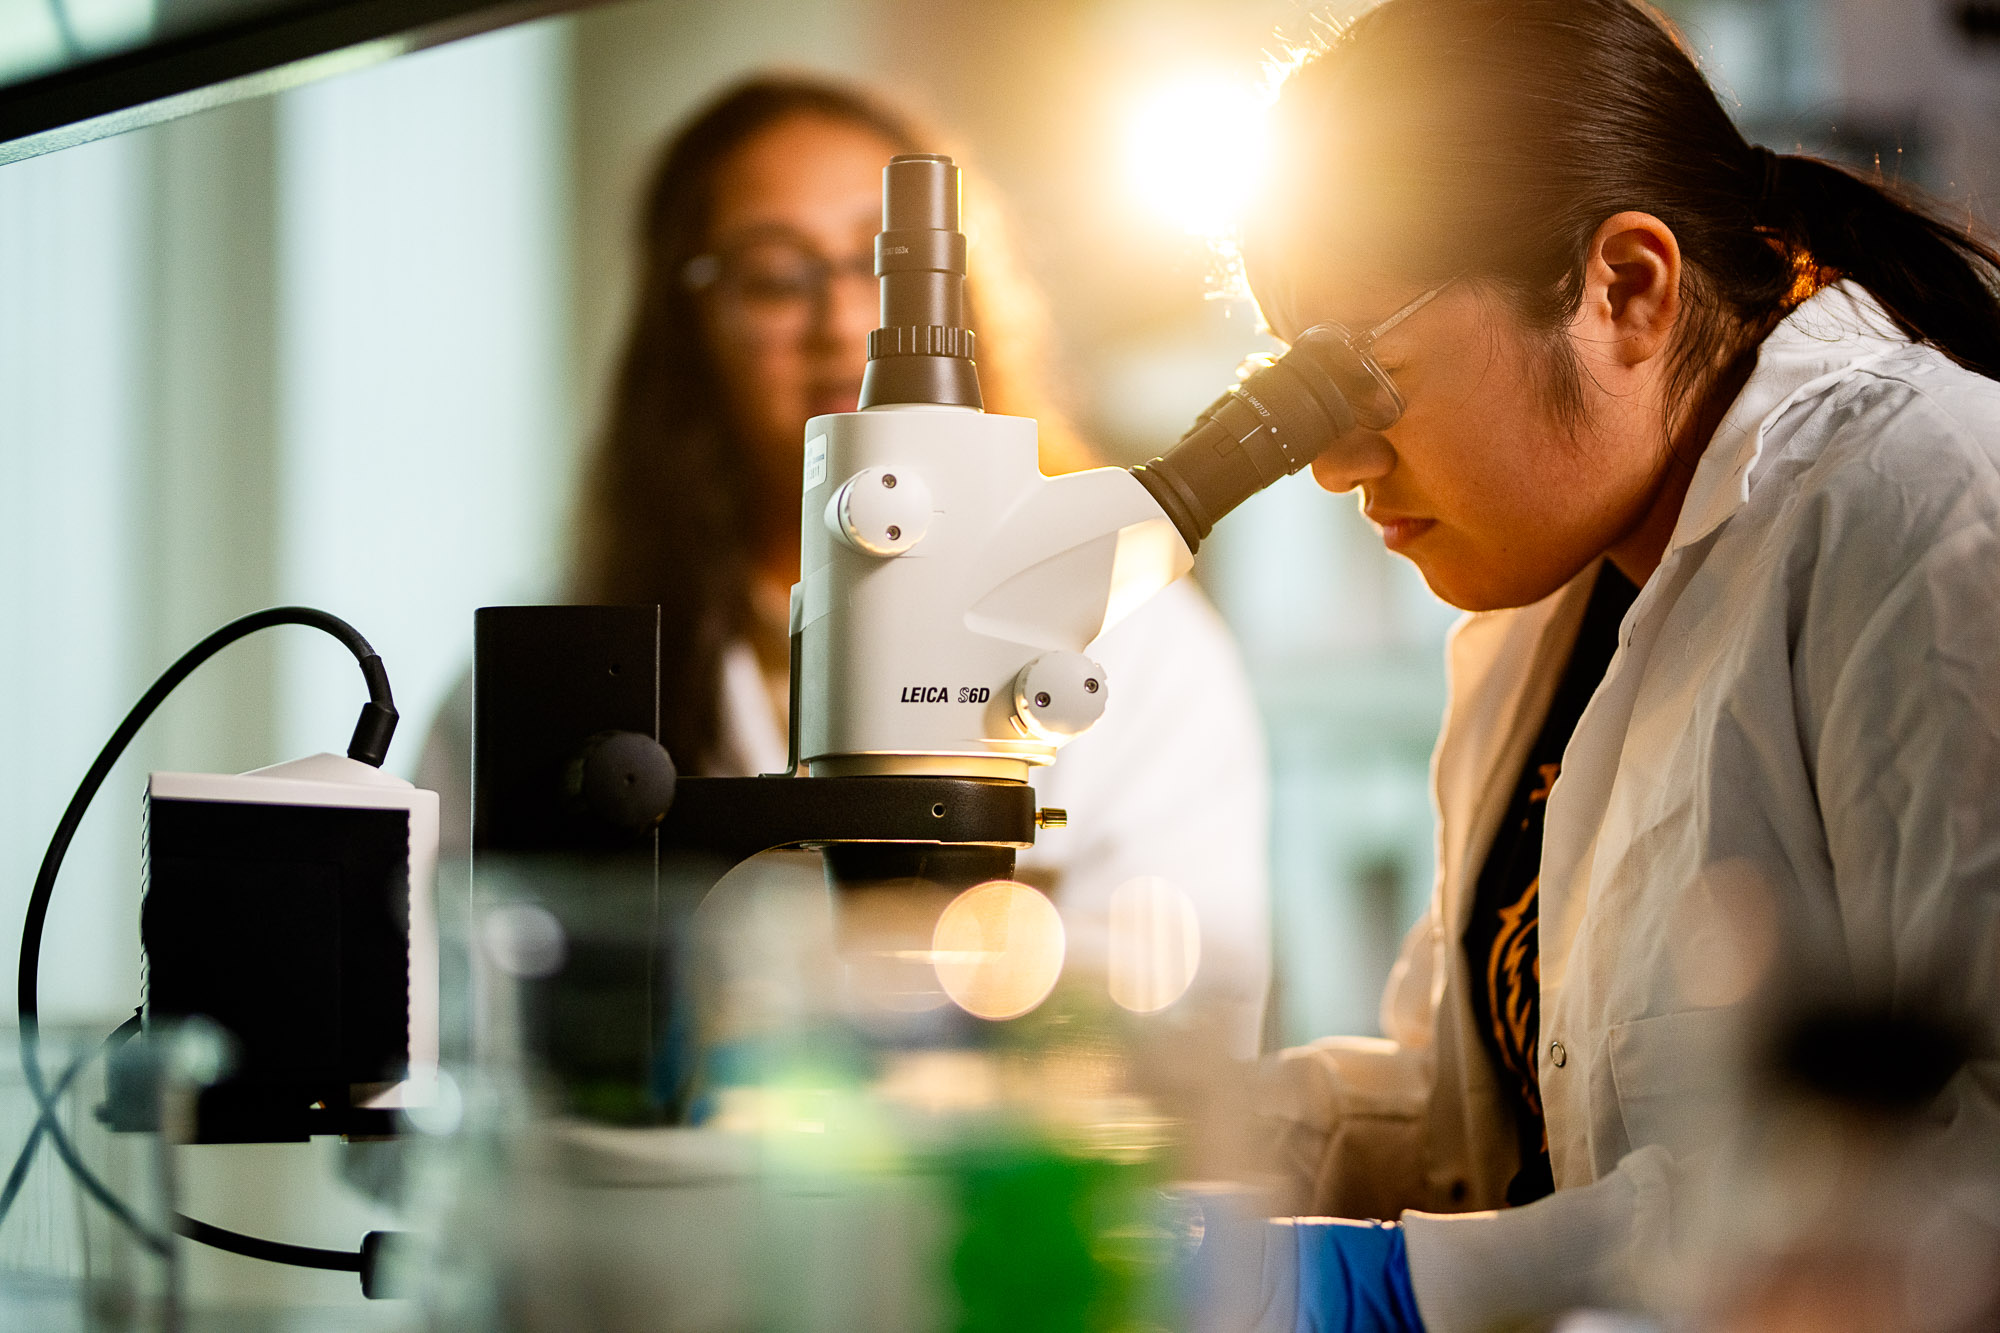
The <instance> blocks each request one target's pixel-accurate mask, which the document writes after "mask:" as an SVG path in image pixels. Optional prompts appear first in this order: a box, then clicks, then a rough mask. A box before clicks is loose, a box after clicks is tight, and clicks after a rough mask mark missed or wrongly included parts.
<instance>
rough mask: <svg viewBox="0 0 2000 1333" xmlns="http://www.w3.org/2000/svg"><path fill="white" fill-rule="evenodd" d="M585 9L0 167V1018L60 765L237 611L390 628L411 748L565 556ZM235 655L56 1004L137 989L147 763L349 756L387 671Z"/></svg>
mask: <svg viewBox="0 0 2000 1333" xmlns="http://www.w3.org/2000/svg"><path fill="white" fill-rule="evenodd" d="M565 62H566V31H565V29H564V28H563V27H562V26H561V25H551V24H537V25H530V26H528V27H523V28H518V29H512V30H508V31H503V32H500V33H496V34H493V35H490V36H487V37H483V38H478V39H474V40H471V41H466V42H462V43H458V44H454V45H451V46H447V47H443V48H439V49H437V50H435V51H432V52H427V53H425V54H422V55H418V56H413V57H409V58H406V59H403V60H399V61H394V62H391V63H389V64H385V65H381V66H377V67H375V68H372V69H369V70H365V71H361V72H358V73H353V74H349V75H346V76H343V77H341V78H337V79H332V80H329V81H327V82H325V83H321V84H317V85H314V86H312V87H309V88H306V89H303V90H300V91H297V92H293V93H288V94H285V95H284V96H282V97H280V98H278V99H275V101H264V102H256V103H246V104H242V105H240V106H237V107H231V108H226V109H224V110H222V111H219V112H211V113H207V114H204V115H202V116H197V117H193V118H190V119H188V120H183V121H179V122H175V123H172V124H169V125H164V126H159V127H156V128H154V129H150V130H145V131H141V132H139V133H136V134H131V135H127V136H124V137H121V138H116V139H110V140H106V141H103V142H100V143H96V144H91V145H87V146H84V147H81V148H76V149H71V150H68V151H66V152H62V153H57V154H54V155H51V156H48V157H43V158H37V159H31V160H29V161H26V162H22V163H16V164H13V165H10V166H5V167H0V698H5V699H7V700H8V701H9V705H8V707H7V709H6V713H5V716H6V721H5V722H4V724H0V755H4V758H5V761H6V762H5V763H4V764H0V922H4V923H5V928H4V931H0V940H4V945H0V982H4V995H0V1012H9V1011H11V1008H12V1006H13V1002H14V977H15V957H16V952H15V951H16V943H17V941H18V939H19V934H18V924H17V923H18V922H19V921H20V919H21V916H22V912H23V910H24V909H25V906H26V902H27V896H28V889H29V885H30V883H31V881H32V878H33V875H34V871H35V867H36V865H37V864H38V862H39V860H40V857H41V854H42V847H43V845H44V843H45V842H46V840H47V838H48V835H49V833H50V831H51V830H52V828H53V826H54V824H55V822H56V820H57V818H58V817H59V815H60V813H61V810H62V808H63V806H64V804H65V803H66V802H67V800H68V798H69V794H70V791H71V789H72V788H73V787H74V785H75V783H76V781H77V779H78V778H79V777H80V776H81V775H82V773H83V770H84V769H85V768H86V767H87V766H88V764H89V762H90V760H91V759H92V758H93V757H94V755H95V754H96V751H97V749H98V747H99V746H100V745H101V744H102V743H103V741H104V739H105V737H106V736H107V735H108V734H109V733H110V731H111V729H112V728H113V727H114V726H115V725H116V724H117V722H118V720H119V719H120V718H121V717H122V716H123V715H124V713H125V711H126V709H127V708H129V707H130V705H131V704H132V703H133V702H134V701H135V700H136V699H137V697H138V695H139V694H140V693H141V692H142V691H143V690H144V688H145V687H146V685H147V684H149V683H150V682H151V680H152V679H153V677H154V676H155V675H157V673H158V672H159V671H160V670H161V669H162V668H163V667H165V666H166V664H167V663H168V662H170V661H172V660H173V658H174V657H176V656H178V655H179V653H180V652H182V651H183V650H185V649H186V648H188V647H190V646H192V644H193V643H194V642H195V641H196V640H197V639H199V638H200V637H202V636H203V635H204V634H206V633H207V632H208V631H209V630H211V629H214V628H216V627H218V626H219V625H221V624H222V623H224V622H225V621H226V620H228V619H230V618H232V617H234V616H236V615H241V614H243V613H245V612H248V611H251V610H255V609H257V608H258V607H260V606H265V605H271V604H275V603H279V602H304V603H307V604H311V605H318V606H322V607H324V608H326V609H328V610H331V611H333V612H335V613H336V614H338V615H341V616H343V617H345V618H346V619H348V620H350V621H351V622H353V623H354V624H355V625H356V626H357V627H358V628H359V629H360V630H361V631H362V633H364V634H365V635H367V636H369V638H370V639H371V640H372V641H373V642H374V644H375V646H376V647H377V649H378V650H380V651H381V653H382V655H383V658H384V661H385V662H386V663H387V665H388V667H389V670H390V673H391V678H392V680H393V682H394V684H395V687H396V693H397V701H398V704H399V706H400V708H401V710H402V712H403V716H404V719H405V720H404V724H403V729H402V731H401V733H400V735H399V739H398V742H397V744H396V746H395V748H394V750H393V751H392V753H391V761H390V767H391V768H392V769H394V770H396V771H398V772H401V773H403V774H405V775H407V774H408V773H409V771H410V770H411V769H412V768H413V767H414V764H415V759H416V754H417V750H418V748H419V746H420V744H421V742H422V738H423V733H424V730H425V728H426V727H427V726H428V724H429V721H430V715H431V713H432V712H433V711H434V709H435V707H436V704H437V702H438V700H439V698H440V697H441V695H442V694H443V692H444V691H445V689H446V688H447V687H448V686H449V684H450V682H451V680H452V679H453V677H454V676H455V675H456V674H457V672H458V671H459V670H460V669H461V668H462V667H463V666H464V664H465V663H466V662H467V661H468V659H469V655H470V647H471V626H472V611H473V608H474V607H475V606H477V605H479V604H481V603H483V602H493V601H502V600H510V599H531V598H534V597H536V596H538V595H541V594H543V593H545V592H546V591H548V590H550V588H551V587H552V586H553V584H554V582H555V573H554V571H555V560H556V550H557V547H558V544H559V541H558V534H559V532H560V529H561V527H562V522H563V518H564V513H565V506H566V499H567V492H568V486H569V468H570V459H571V455H572V453H573V446H572V441H573V438H574V436H575V435H576V433H577V432H576V431H575V429H574V427H573V423H572V418H573V413H572V410H571V406H570V403H569V394H568V377H569V371H568V365H569V361H568V355H567V346H568V333H567V328H566V319H567V306H566V296H565V290H566V288H565V276H564V275H565V273H566V270H567V258H566V254H567V247H566V240H565V235H564V219H565V217H566V216H567V205H566V199H565V195H566V190H565V181H566V179H567V167H566V162H567V156H566V153H567V150H566V147H565V139H564V130H563V126H564V107H565V105H566V100H565V77H566V75H565V71H566V63H565ZM268 637H269V638H270V639H271V640H272V642H269V643H261V644H256V643H246V644H243V645H241V646H240V647H237V648H232V649H231V650H229V651H228V652H227V653H226V654H225V655H224V656H222V657H220V658H218V659H216V660H215V662H214V663H213V664H212V665H211V666H209V667H207V668H204V670H203V671H202V672H201V673H199V674H198V675H197V676H196V677H195V678H194V679H192V680H191V681H189V682H188V684H187V685H185V686H183V687H182V691H181V692H179V693H177V694H176V696H175V697H174V698H173V699H172V700H170V701H169V702H168V704H167V706H166V707H165V708H164V709H163V710H162V712H161V713H160V715H159V718H158V720H157V722H155V723H154V724H153V725H152V727H150V728H149V730H148V732H147V733H144V734H143V735H142V738H141V741H140V743H139V744H138V745H136V746H135V747H134V751H133V754H132V757H131V758H130V759H129V760H128V761H127V762H126V763H124V764H122V765H121V766H120V768H119V770H118V771H117V772H116V773H115V774H114V776H113V778H112V779H111V781H110V782H109V783H108V784H107V785H106V786H105V788H104V791H103V792H102V794H101V795H100V796H99V798H98V801H97V803H96V805H95V806H94V807H93V808H92V812H91V814H90V817H89V819H88V821H87V822H86V824H85V825H84V828H83V831H82V834H81V835H80V836H79V838H78V840H77V843H76V845H75V848H74V850H73V851H72V852H71V855H70V858H69V861H68V864H67V865H66V867H65V869H64V873H63V877H62V880H61V882H60V883H59V885H58V888H57V892H56V895H55V899H54V904H53V908H52V911H51V914H50V924H49V936H48V941H47V944H46V946H45V948H44V952H43V957H44V963H43V973H42V976H43V983H42V994H43V997H44V1013H45V1014H46V1015H48V1016H50V1017H52V1018H66V1017H68V1018H79V1019H81V1018H86V1017H87V1018H89V1019H91V1020H93V1021H94V1020H97V1019H101V1018H106V1017H110V1016H113V1015H116V1014H117V1013H119V1012H120V1011H121V1010H125V1009H129V1008H130V1006H132V1005H133V1004H135V1003H136V1002H137V1000H138V997H139V950H138V894H139V882H140V841H139V814H140V794H141V792H142V791H143V787H144V781H145V773H146V772H147V771H148V770H149V769H152V768H191V769H216V770H225V771H230V770H237V769H242V768H247V767H253V766H257V765H261V764H266V763H273V762H277V761H279V760H282V759H286V758H291V757H294V756H296V755H298V754H301V753H306V752H310V751H314V750H334V751H342V750H344V749H345V747H346V743H347V738H348V734H349V731H350V729H351V728H352V726H353V723H354V718H355V714H356V712H357V711H358V709H359V707H360V704H361V702H362V700H363V698H364V695H363V694H362V691H361V680H360V676H359V674H358V673H357V672H356V670H355V668H354V666H353V663H352V660H351V659H350V658H349V657H348V655H347V654H346V653H345V652H344V651H343V650H342V649H341V648H340V647H339V646H338V645H336V644H335V643H333V642H332V641H331V640H330V639H326V638H324V637H323V636H320V635H315V634H312V633H310V632H308V631H304V630H296V629H283V630H277V631H271V632H268Z"/></svg>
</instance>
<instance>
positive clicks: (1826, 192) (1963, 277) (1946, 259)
mask: <svg viewBox="0 0 2000 1333" xmlns="http://www.w3.org/2000/svg"><path fill="white" fill-rule="evenodd" d="M1770 162H1771V166H1772V178H1771V187H1772V188H1771V192H1770V198H1769V199H1767V200H1766V201H1765V204H1764V209H1763V217H1762V221H1763V223H1764V225H1765V226H1767V227H1769V228H1770V229H1771V231H1772V232H1773V233H1775V234H1776V235H1778V236H1779V237H1781V238H1782V239H1783V240H1784V241H1785V242H1786V243H1787V245H1788V246H1790V247H1791V248H1792V249H1793V250H1794V251H1795V252H1796V253H1797V254H1798V255H1799V256H1800V257H1801V259H1802V261H1806V262H1810V263H1811V264H1812V265H1815V266H1817V267H1818V268H1820V269H1823V270H1825V271H1827V272H1828V273H1830V274H1835V275H1838V276H1840V277H1845V278H1851V279H1853V280H1854V281H1855V282H1858V283H1860V284H1861V285H1862V286H1863V287H1866V288H1867V289H1868V290H1869V291H1870V292H1872V293H1873V294H1874V296H1875V299H1876V300H1878V301H1880V302H1881V303H1882V308H1883V309H1884V310H1886V311H1888V312H1889V315H1890V317H1891V318H1893V319H1894V320H1895V321H1896V323H1897V325H1898V326H1899V327H1900V328H1901V329H1902V330H1903V332H1905V333H1907V334H1909V335H1910V337H1912V338H1915V339H1918V340H1920V341H1923V342H1928V343H1931V344H1933V345H1934V346H1936V347H1938V348H1939V349H1940V350H1942V351H1943V352H1944V353H1945V354H1946V355H1948V356H1950V357H1951V358H1952V359H1953V360H1954V361H1957V362H1958V363H1959V364H1960V365H1962V366H1964V367H1966V368H1967V369H1968V370H1974V371H1977V372H1978V373H1980V374H1981V375H1985V376H1987V377H1988V378H1989V379H2000V300H1996V298H1995V294H1994V282H1995V279H1996V276H2000V253H1996V252H1995V250H1994V249H1993V247H1992V246H1991V245H1989V244H1987V243H1986V242H1984V241H1982V240H1980V239H1979V238H1978V237H1976V236H1974V235H1973V234H1972V233H1971V232H1970V231H1968V230H1965V229H1963V228H1960V227H1955V226H1952V225H1951V224H1950V223H1947V222H1945V221H1943V220H1942V219H1940V218H1939V217H1937V216H1936V215H1935V214H1933V213H1931V212H1928V211H1926V210H1925V209H1923V208H1921V207H1919V206H1916V205H1914V203H1913V202H1912V201H1909V200H1905V199H1900V198H1897V197H1896V195H1895V194H1894V193H1892V192H1891V190H1890V189H1888V188H1885V187H1884V186H1882V185H1878V184H1876V183H1874V182H1872V181H1867V180H1863V179H1862V178H1860V177H1859V176H1856V175H1854V174H1853V173H1851V172H1849V171H1848V170H1846V169H1845V168H1843V167H1838V166H1835V165H1834V164H1833V163H1830V162H1822V161H1820V160H1818V159H1817V158H1811V157H1790V156H1776V155H1774V156H1773V157H1772V158H1771V159H1770Z"/></svg>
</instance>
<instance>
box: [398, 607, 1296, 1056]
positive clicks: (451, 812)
mask: <svg viewBox="0 0 2000 1333" xmlns="http://www.w3.org/2000/svg"><path fill="white" fill-rule="evenodd" d="M1089 651H1090V653H1091V655H1092V656H1093V657H1095V658H1096V659H1097V661H1098V662H1099V664H1100V665H1101V666H1103V667H1104V668H1105V678H1106V680H1107V682H1108V683H1109V685H1110V689H1111V694H1110V699H1109V702H1108V704H1107V705H1106V709H1105V713H1104V717H1103V718H1102V719H1101V720H1100V721H1099V722H1098V724H1097V725H1096V726H1095V727H1094V728H1092V729H1091V730H1090V731H1089V732H1087V733H1086V734H1085V735H1083V736H1081V737H1079V738H1078V739H1076V740H1074V741H1072V742H1070V743H1069V744H1068V745H1066V746H1065V747H1063V750H1062V752H1061V757H1060V758H1059V759H1058V761H1057V762H1056V764H1055V765H1054V766H1053V767H1052V768H1048V769H1041V770H1036V771H1035V773H1034V774H1033V775H1032V779H1031V780H1032V781H1033V783H1034V787H1035V794H1036V800H1037V803H1038V804H1040V805H1043V806H1054V807H1059V808H1061V809H1064V810H1066V811H1067V812H1068V814H1069V824H1068V826H1067V827H1065V828H1059V829H1048V830H1045V831H1043V832H1041V833H1039V834H1038V835H1037V836H1036V841H1035V846H1034V847H1033V848H1031V849H1030V850H1028V851H1027V852H1024V853H1022V855H1021V856H1020V858H1019V873H1020V874H1021V875H1022V877H1023V878H1025V879H1028V880H1031V881H1033V882H1036V883H1038V884H1040V885H1042V886H1043V887H1045V888H1048V889H1050V890H1052V891H1053V892H1054V894H1055V896H1056V901H1057V903H1058V904H1059V905H1060V907H1061V909H1062V913H1063V920H1064V924H1065V926H1066V928H1067V931H1068V935H1069V942H1070V949H1069V953H1070V957H1071V959H1073V960H1076V961H1077V962H1078V963H1079V964H1080V965H1081V966H1083V967H1086V968H1089V969H1092V970H1099V969H1101V968H1102V967H1103V965H1104V963H1105V953H1106V948H1107V940H1106V936H1107V931H1108V924H1109V918H1110V905H1111V897H1112V894H1113V893H1114V892H1115V891H1116V890H1117V889H1118V887H1119V886H1120V885H1122V884H1125V883H1127V882H1129V881H1131V880H1133V879H1136V878H1140V877H1147V876H1158V877H1161V878H1165V879H1167V880H1168V881H1170V882H1171V883H1172V884H1174V885H1176V886H1178V887H1179V888H1180V889H1182V890H1183V891H1184V892H1185V893H1186V894H1187V895H1188V897H1189V899H1191V900H1192V903H1193V906H1194V910H1195V916H1196V919H1197V921H1198V923H1199V928H1200V932H1201V942H1200V963H1199V967H1198V969H1197V972H1196V975H1195V979H1194V985H1193V987H1192V988H1191V990H1190V994H1189V1003H1191V1004H1194V1005H1198V1006H1201V1007H1203V1008H1204V1009H1205V1010H1206V1012H1208V1013H1209V1014H1210V1015H1212V1016H1213V1017H1214V1018H1215V1019H1216V1020H1217V1021H1218V1022H1219V1024H1220V1025H1221V1027H1222V1030H1223V1031H1225V1032H1226V1033H1227V1042H1228V1045H1229V1047H1230V1051H1231V1053H1232V1054H1235V1055H1238V1056H1249V1055H1254V1054H1255V1053H1256V1052H1257V1050H1258V1049H1259V1041H1260V1038H1261V1035H1262V1026H1263V1010H1264V997H1265V992H1266V990H1267V989H1268V987H1269V984H1270V969H1271V922H1270V910H1271V909H1270V902H1271V893H1270V869H1269V863H1270V853H1269V847H1270V778H1269V764H1268V761H1267V759H1266V756H1265V749H1264V733H1263V726H1262V723H1261V721H1260V720H1259V718H1258V715H1257V710H1256V705H1255V702H1254V700H1253V698H1252V696H1251V692H1250V685H1249V681H1248V678H1247V676H1246V675H1245V673H1244V670H1243V663H1242V660H1241V658H1240V657H1239V655H1238V653H1237V650H1236V645H1235V643H1234V641H1233V640H1232V639H1231V638H1230V636H1229V633H1228V631H1227V630H1226V629H1225V628H1224V626H1223V624H1222V621H1221V618H1220V617H1218V616H1217V615H1216V613H1215V610H1214V608H1213V607H1211V606H1210V605H1209V603H1208V600H1207V599H1206V598H1205V597H1203V596H1202V594H1201V592H1200V591H1199V590H1198V589H1197V588H1195V587H1194V586H1193V585H1192V584H1189V583H1186V582H1182V583H1178V584H1175V585H1173V586H1172V587H1169V588H1167V589H1166V590H1165V591H1163V592H1161V593H1160V594H1159V595H1158V596H1157V597H1155V598H1153V599H1152V600H1151V601H1149V602H1147V603H1146V604H1145V605H1143V606H1141V607H1140V608H1139V609H1138V610H1137V611H1135V612H1134V613H1133V614H1132V615H1131V616H1129V617H1128V618H1127V619H1126V620H1124V621H1122V622H1121V623H1119V624H1118V625H1115V626H1113V627H1112V628H1111V629H1110V630H1109V631H1107V632H1106V633H1105V634H1104V635H1102V636H1101V637H1100V638H1099V639H1098V640H1097V641H1096V642H1095V643H1093V644H1092V645H1091V647H1090V650H1089ZM721 676H722V678H721V680H720V681H719V682H718V689H719V691H720V694H721V700H722V723H723V726H722V736H721V744H720V746H719V750H720V759H719V761H718V764H717V766H716V769H715V772H716V774H717V775H718V776H729V775H749V774H755V773H774V772H779V771H781V770H783V768H784V766H785V758H786V738H785V729H784V723H783V719H782V718H781V716H780V715H779V713H778V711H777V709H776V708H775V706H774V703H773V700H772V697H771V694H770V692H769V690H768V689H767V687H766V683H765V680H764V677H763V674H762V672H761V670H760V669H759V667H758V664H757V659H756V656H755V654H754V653H752V652H751V650H750V648H749V646H748V645H747V644H738V645H736V646H735V647H734V648H733V649H732V650H731V651H729V652H728V653H727V654H726V655H725V657H724V661H723V667H722V673H721ZM471 735H472V732H471V691H470V682H469V680H468V681H467V682H465V683H463V684H462V685H461V687H460V688H459V689H458V690H456V691H454V693H453V696H452V697H451V699H449V700H448V701H447V702H446V704H445V705H444V707H443V708H442V709H441V710H440V712H439V716H438V720H437V722H436V723H435V724H433V727H432V731H431V735H430V737H429V739H428V740H427V742H426V744H425V750H424V756H423V758H422V759H421V760H420V762H419V765H418V780H419V783H420V785H423V786H428V787H432V788H433V789H434V790H436V791H437V792H438V793H439V794H440V798H441V799H440V822H441V825H442V827H443V829H444V837H443V841H444V843H445V847H444V850H445V852H446V853H447V854H449V853H451V852H460V853H462V852H463V851H464V849H465V848H466V847H467V846H469V844H470V828H471V813H470V791H471V771H470V763H471V758H470V756H471Z"/></svg>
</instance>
